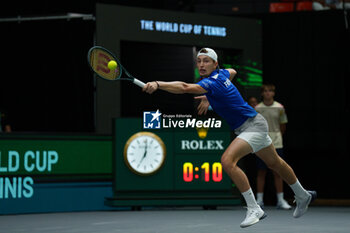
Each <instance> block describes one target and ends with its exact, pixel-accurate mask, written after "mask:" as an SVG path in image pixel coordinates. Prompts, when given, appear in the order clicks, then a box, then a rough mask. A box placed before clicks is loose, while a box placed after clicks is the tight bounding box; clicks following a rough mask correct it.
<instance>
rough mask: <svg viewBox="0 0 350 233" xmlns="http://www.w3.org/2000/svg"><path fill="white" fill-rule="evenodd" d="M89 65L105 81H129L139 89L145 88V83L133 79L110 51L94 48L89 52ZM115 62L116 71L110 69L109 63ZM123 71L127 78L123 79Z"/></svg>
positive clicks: (99, 47)
mask: <svg viewBox="0 0 350 233" xmlns="http://www.w3.org/2000/svg"><path fill="white" fill-rule="evenodd" d="M87 59H88V63H89V65H90V67H91V69H92V71H94V72H95V74H96V75H97V76H98V77H100V78H103V79H106V80H110V81H114V80H129V81H131V82H133V83H134V84H136V85H137V86H139V87H141V88H142V87H144V86H145V83H144V82H142V81H140V80H138V79H137V78H135V77H133V76H132V75H131V74H130V73H129V72H128V71H127V70H126V69H125V68H124V67H123V66H122V64H121V63H120V61H119V60H118V58H117V57H116V56H115V55H114V54H113V53H112V52H110V51H109V50H107V49H105V48H103V47H101V46H94V47H92V48H91V49H90V50H89V52H88V56H87ZM111 60H114V61H115V62H116V63H117V67H116V68H115V69H114V70H111V69H109V68H108V62H110V61H111ZM123 71H124V73H125V74H126V76H127V77H125V75H124V77H122V75H123Z"/></svg>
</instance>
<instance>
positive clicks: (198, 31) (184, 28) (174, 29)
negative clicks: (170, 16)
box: [140, 19, 227, 37]
mask: <svg viewBox="0 0 350 233" xmlns="http://www.w3.org/2000/svg"><path fill="white" fill-rule="evenodd" d="M140 28H141V30H143V31H157V32H171V33H180V34H194V35H205V36H216V37H226V34H227V33H226V27H220V26H209V25H198V24H194V25H193V24H189V23H176V22H162V21H155V20H144V19H142V20H140Z"/></svg>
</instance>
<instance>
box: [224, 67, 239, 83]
mask: <svg viewBox="0 0 350 233" xmlns="http://www.w3.org/2000/svg"><path fill="white" fill-rule="evenodd" d="M226 70H227V71H228V72H229V73H230V81H232V79H233V78H234V77H235V76H236V74H237V71H236V70H234V69H231V68H229V69H226Z"/></svg>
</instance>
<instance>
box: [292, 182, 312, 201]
mask: <svg viewBox="0 0 350 233" xmlns="http://www.w3.org/2000/svg"><path fill="white" fill-rule="evenodd" d="M289 186H290V187H291V189H292V190H293V192H294V194H295V196H297V197H300V198H305V197H307V196H309V195H310V194H309V192H308V191H306V190H305V189H304V188H303V186H301V184H300V183H299V180H297V182H295V183H294V184H292V185H289Z"/></svg>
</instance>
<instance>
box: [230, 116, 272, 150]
mask: <svg viewBox="0 0 350 233" xmlns="http://www.w3.org/2000/svg"><path fill="white" fill-rule="evenodd" d="M234 132H235V134H236V135H237V137H238V138H241V139H243V140H244V141H246V142H248V143H249V145H250V146H251V147H252V149H253V153H255V152H257V151H259V150H261V149H263V148H265V147H268V146H269V145H271V143H272V140H271V138H270V136H269V134H268V132H269V126H268V125H267V121H266V120H265V118H264V117H263V116H262V115H261V114H260V113H258V114H257V115H256V116H255V117H253V118H248V119H247V120H246V121H245V122H244V123H243V125H241V126H240V127H238V128H237V129H235V131H234Z"/></svg>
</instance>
